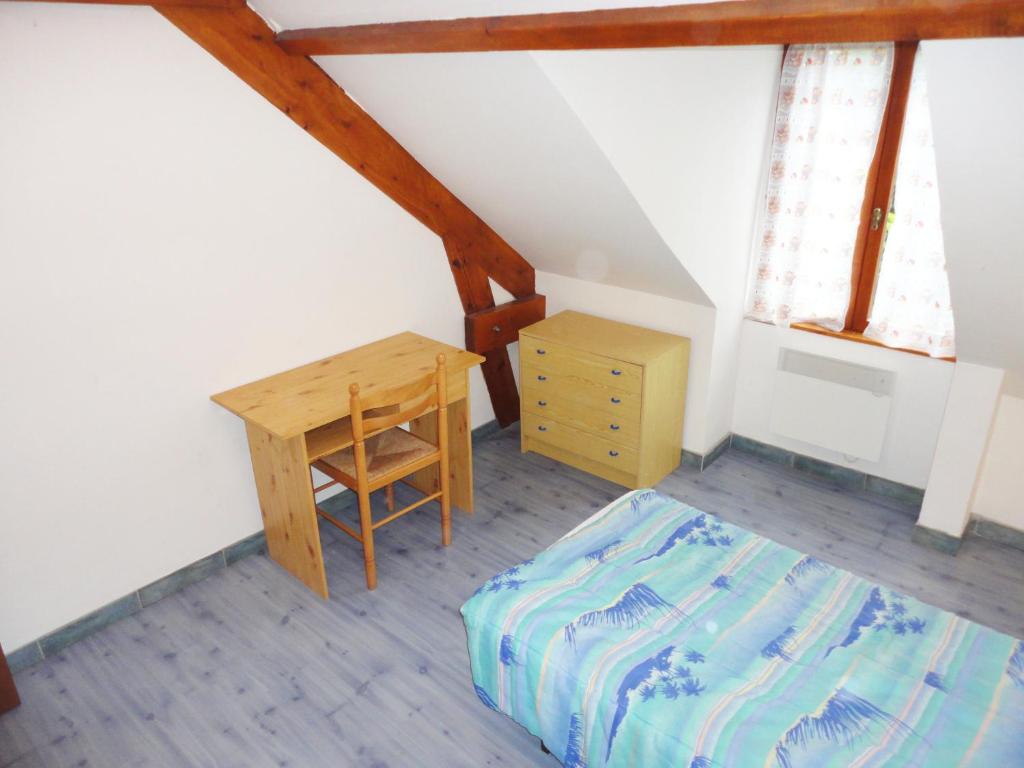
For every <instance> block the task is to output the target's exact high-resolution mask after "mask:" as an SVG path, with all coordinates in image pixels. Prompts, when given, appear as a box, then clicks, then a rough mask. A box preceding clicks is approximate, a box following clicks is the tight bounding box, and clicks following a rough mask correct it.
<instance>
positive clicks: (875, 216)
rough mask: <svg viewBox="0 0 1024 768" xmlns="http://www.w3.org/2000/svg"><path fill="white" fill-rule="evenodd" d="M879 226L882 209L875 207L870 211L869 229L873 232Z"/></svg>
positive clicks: (880, 224)
mask: <svg viewBox="0 0 1024 768" xmlns="http://www.w3.org/2000/svg"><path fill="white" fill-rule="evenodd" d="M880 226H882V209H881V208H875V210H873V211H872V212H871V231H872V232H874V231H875V230H877V229H878V228H879V227H880Z"/></svg>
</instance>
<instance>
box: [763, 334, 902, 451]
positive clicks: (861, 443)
mask: <svg viewBox="0 0 1024 768" xmlns="http://www.w3.org/2000/svg"><path fill="white" fill-rule="evenodd" d="M895 380H896V373H895V372H894V371H884V370H881V369H879V368H869V367H867V366H864V365H857V364H855V363H848V362H845V361H843V360H834V359H832V358H829V357H821V356H820V355H809V354H807V353H805V352H797V351H796V350H793V349H780V350H779V363H778V369H777V370H776V371H775V391H774V394H773V396H772V411H771V419H770V422H769V426H770V428H771V430H772V431H773V432H775V433H777V434H780V435H783V436H785V437H790V438H793V439H794V440H800V441H802V442H805V443H809V444H811V445H816V446H818V447H820V448H827V449H829V450H832V451H836V452H838V453H841V454H843V455H844V456H846V457H847V458H848V459H865V460H867V461H878V459H879V457H880V456H881V455H882V444H883V443H884V442H885V431H886V427H887V425H888V423H889V407H890V406H891V405H892V392H893V385H894V384H895Z"/></svg>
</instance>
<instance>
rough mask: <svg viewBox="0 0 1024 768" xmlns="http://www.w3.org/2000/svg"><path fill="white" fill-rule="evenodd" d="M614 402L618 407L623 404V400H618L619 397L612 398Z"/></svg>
mask: <svg viewBox="0 0 1024 768" xmlns="http://www.w3.org/2000/svg"><path fill="white" fill-rule="evenodd" d="M612 402H613V403H615V404H616V405H618V404H619V403H621V402H622V400H620V399H619V398H617V397H613V398H612Z"/></svg>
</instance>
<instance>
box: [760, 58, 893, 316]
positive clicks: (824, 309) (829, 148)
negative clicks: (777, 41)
mask: <svg viewBox="0 0 1024 768" xmlns="http://www.w3.org/2000/svg"><path fill="white" fill-rule="evenodd" d="M892 59H893V45H892V44H891V43H880V44H857V45H838V44H837V45H827V46H822V45H810V46H805V45H792V46H790V47H789V49H788V51H787V54H786V59H785V62H784V63H783V70H782V83H781V87H780V88H779V103H778V108H777V111H776V117H775V136H774V139H773V142H772V154H771V165H770V168H769V178H768V191H767V202H766V209H765V213H764V216H763V220H762V228H761V236H760V239H759V241H758V243H757V245H756V249H755V257H754V259H752V275H751V279H750V291H749V295H748V300H747V316H748V317H751V318H754V319H755V320H762V321H765V322H770V323H776V324H779V325H789V324H790V323H795V322H814V323H818V324H819V325H822V326H824V327H826V328H830V329H832V330H836V331H838V330H842V329H843V326H844V322H845V319H846V312H847V309H848V307H849V303H850V276H851V272H852V269H853V250H854V246H855V244H856V240H857V230H858V228H859V224H860V215H861V208H862V205H863V202H864V194H865V187H866V184H867V176H868V171H869V169H870V166H871V162H872V159H873V158H874V153H875V148H876V146H877V144H878V133H879V129H880V127H881V122H882V116H883V114H884V112H885V103H886V98H887V96H888V93H889V80H890V77H891V74H892Z"/></svg>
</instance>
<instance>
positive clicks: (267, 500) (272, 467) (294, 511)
mask: <svg viewBox="0 0 1024 768" xmlns="http://www.w3.org/2000/svg"><path fill="white" fill-rule="evenodd" d="M245 430H246V434H247V435H248V437H249V453H250V454H251V455H252V471H253V475H254V476H255V478H256V493H257V494H258V496H259V500H260V514H261V515H263V530H264V531H266V534H267V551H268V552H269V553H270V556H271V557H272V558H273V559H274V560H275V561H276V562H277V563H278V565H280V566H281V567H282V568H284V569H285V570H286V571H288V572H289V573H291V574H292V575H293V576H294V577H295V578H297V579H298V580H299V581H301V582H302V583H303V584H305V585H306V586H307V587H309V588H310V589H311V590H313V591H314V592H316V593H317V594H318V595H320V597H323V598H325V599H326V598H327V575H326V573H325V572H324V559H323V553H322V552H321V551H320V528H319V527H318V526H317V520H316V507H315V505H314V502H313V484H312V482H311V480H310V476H309V463H308V462H307V461H306V445H305V438H304V437H303V436H302V435H299V436H298V437H293V438H292V439H290V440H282V439H281V438H279V437H277V436H276V435H273V434H271V433H270V432H267V431H266V430H263V429H261V428H260V427H257V426H256V425H254V424H250V423H246V426H245Z"/></svg>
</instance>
